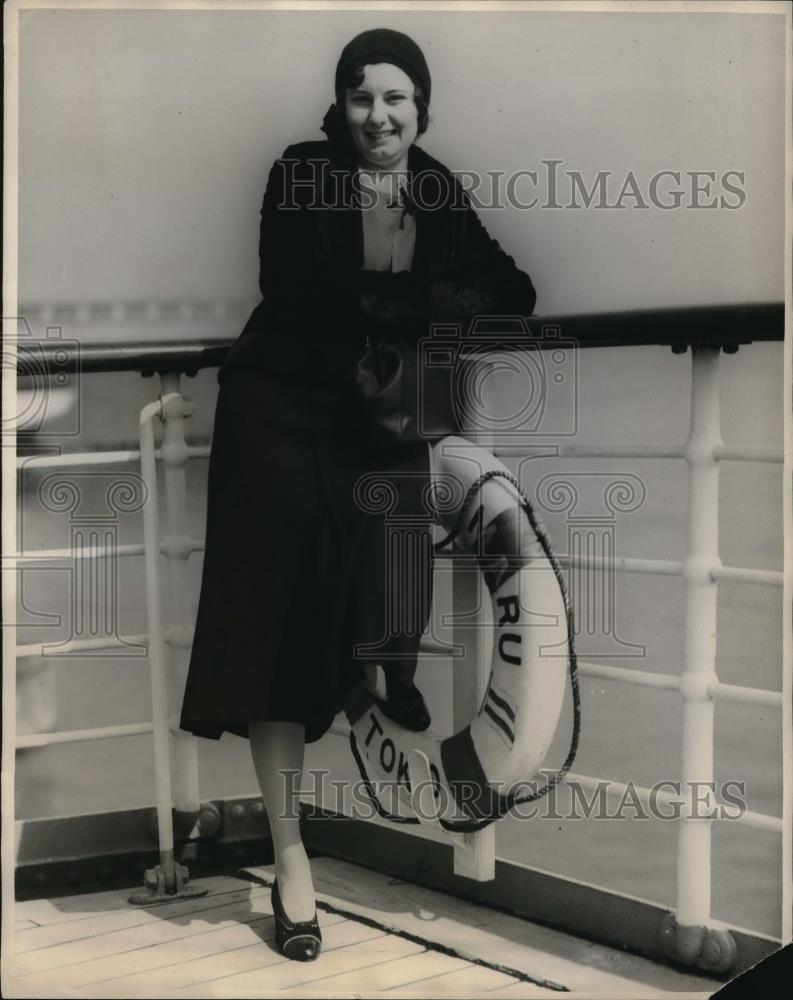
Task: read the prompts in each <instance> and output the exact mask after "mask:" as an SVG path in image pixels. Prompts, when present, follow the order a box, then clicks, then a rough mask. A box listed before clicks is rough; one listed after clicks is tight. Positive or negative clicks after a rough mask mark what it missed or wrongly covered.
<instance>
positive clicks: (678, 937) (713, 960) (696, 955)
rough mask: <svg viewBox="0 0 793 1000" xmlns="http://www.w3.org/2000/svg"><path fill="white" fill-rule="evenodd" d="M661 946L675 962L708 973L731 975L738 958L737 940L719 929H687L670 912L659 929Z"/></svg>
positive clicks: (727, 932) (726, 931)
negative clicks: (730, 972)
mask: <svg viewBox="0 0 793 1000" xmlns="http://www.w3.org/2000/svg"><path fill="white" fill-rule="evenodd" d="M659 931H660V938H661V947H662V948H663V950H664V954H665V955H666V956H667V957H668V958H670V959H671V960H672V961H673V962H680V963H681V964H682V965H687V966H689V967H690V968H697V969H703V970H705V971H706V972H729V970H730V969H731V968H732V967H733V966H734V965H735V960H736V958H737V957H738V948H737V945H736V944H735V938H734V937H733V936H732V934H731V933H730V932H729V931H728V930H722V929H720V928H717V927H686V926H684V925H682V924H679V923H678V922H677V919H676V917H675V915H674V913H667V914H666V916H665V917H664V918H663V919H662V920H661V924H660V927H659Z"/></svg>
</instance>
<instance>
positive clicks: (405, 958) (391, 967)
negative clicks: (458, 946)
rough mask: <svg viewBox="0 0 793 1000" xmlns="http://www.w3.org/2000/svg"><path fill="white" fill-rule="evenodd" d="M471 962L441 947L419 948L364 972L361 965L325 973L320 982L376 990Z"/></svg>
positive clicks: (332, 986) (338, 987)
mask: <svg viewBox="0 0 793 1000" xmlns="http://www.w3.org/2000/svg"><path fill="white" fill-rule="evenodd" d="M470 964H471V963H470V962H465V961H463V960H462V959H459V958H452V957H451V955H445V954H444V953H443V952H441V951H427V950H425V951H422V952H418V953H416V954H411V955H401V956H400V957H398V958H392V959H390V960H389V961H387V962H383V963H381V964H380V965H373V966H368V967H367V968H366V969H365V970H363V972H362V971H361V970H360V969H355V970H353V971H347V972H339V973H338V974H337V975H335V976H326V977H325V978H324V979H323V980H322V981H321V982H322V986H323V988H325V989H328V990H333V991H336V990H351V991H355V992H356V993H360V992H362V991H363V992H365V993H366V994H371V993H378V992H382V991H385V990H391V989H395V988H397V987H399V986H404V985H405V983H408V982H412V981H413V980H415V979H416V977H421V976H432V975H442V974H443V973H445V972H455V971H457V970H458V969H463V968H467V967H469V966H470Z"/></svg>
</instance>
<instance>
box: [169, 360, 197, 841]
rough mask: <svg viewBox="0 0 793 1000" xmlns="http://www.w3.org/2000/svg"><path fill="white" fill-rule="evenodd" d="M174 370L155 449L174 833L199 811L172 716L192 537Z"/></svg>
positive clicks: (191, 769)
mask: <svg viewBox="0 0 793 1000" xmlns="http://www.w3.org/2000/svg"><path fill="white" fill-rule="evenodd" d="M180 383H181V375H180V373H179V372H163V373H161V375H160V384H161V386H162V396H163V398H166V397H167V398H169V399H173V400H174V401H178V400H181V403H182V405H181V406H178V405H174V406H172V407H168V408H166V410H165V412H164V413H163V414H162V421H163V435H162V444H161V446H160V453H161V455H162V460H163V472H164V475H163V478H164V486H165V512H166V534H165V538H164V548H165V554H166V556H167V559H168V574H169V581H170V599H171V605H170V606H171V621H170V623H169V625H168V627H167V631H166V634H167V636H168V639H169V643H168V645H169V651H170V668H171V669H170V680H171V692H170V694H171V713H170V717H171V725H170V728H171V736H172V740H173V792H174V808H175V810H176V821H177V826H178V827H179V828H180V829H179V833H180V834H181V835H183V836H186V837H187V836H190V834H191V833H194V832H195V830H194V828H195V826H196V823H197V822H198V818H199V813H200V809H201V800H200V791H199V781H198V746H197V743H198V741H197V740H196V738H195V736H192V735H191V734H189V733H185V732H182V731H181V730H180V729H179V726H178V718H176V716H175V712H176V709H177V706H178V705H180V704H181V698H182V695H183V693H184V685H185V680H186V676H187V665H188V658H187V654H188V651H189V649H190V645H191V634H190V631H191V630H190V613H189V609H188V606H187V604H188V602H187V595H188V591H187V561H188V559H189V557H190V553H191V551H192V541H191V538H190V534H189V532H188V531H187V511H188V507H187V474H186V465H187V457H188V456H187V442H186V440H185V433H184V422H185V417H189V416H190V415H191V413H192V403H190V402H189V401H188V400H187V399H185V398H184V397H183V396H182V391H181V384H180Z"/></svg>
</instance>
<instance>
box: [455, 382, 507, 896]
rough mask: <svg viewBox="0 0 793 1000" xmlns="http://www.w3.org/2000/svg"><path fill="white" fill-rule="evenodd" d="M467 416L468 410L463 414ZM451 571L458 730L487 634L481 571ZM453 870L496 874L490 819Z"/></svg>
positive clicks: (483, 679) (475, 695)
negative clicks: (459, 652)
mask: <svg viewBox="0 0 793 1000" xmlns="http://www.w3.org/2000/svg"><path fill="white" fill-rule="evenodd" d="M476 363H477V364H478V365H481V366H482V367H481V369H480V371H479V372H478V373H477V379H476V380H477V382H478V383H479V385H480V386H481V387H482V401H483V403H484V412H485V414H489V415H492V407H493V397H492V391H491V388H490V385H489V382H490V377H491V370H492V366H490V365H489V364H488V362H476ZM470 416H471V415H470V414H469V418H470ZM468 436H469V437H471V438H472V439H473V440H475V441H476V443H477V444H478V445H479V446H480V447H482V448H487V449H488V450H489V451H492V450H493V447H494V444H495V441H494V436H493V434H492V432H490V431H488V430H487V429H485V428H481V427H476V426H473V427H471V428H470V431H469V434H468ZM482 471H484V470H482ZM452 572H453V576H452V607H453V609H454V627H453V635H452V641H453V643H454V645H455V646H457V645H460V646H462V648H463V650H464V652H463V655H462V657H459V658H458V657H455V659H454V661H453V677H452V697H453V725H454V731H455V732H459V731H460V730H461V729H463V728H464V727H465V726H467V725H468V724H469V723H470V722H471V720H472V719H473V718H475V717H476V715H477V713H478V712H479V708H480V706H481V704H482V700H483V698H484V697H485V692H486V691H487V685H488V682H489V680H490V652H491V649H490V642H491V640H492V636H491V632H490V630H489V629H486V628H485V627H484V622H483V611H484V606H485V604H486V603H487V602H485V601H484V599H483V587H484V581H483V578H482V574H481V573H479V572H478V571H474V570H471V569H461V568H460V567H455V568H454V570H453V571H452ZM462 608H465V609H467V611H468V614H467V615H466V616H465V618H464V619H462V618H461V617H460V610H461V609H462ZM474 609H476V611H475V612H474ZM454 873H455V875H462V876H464V877H465V878H469V879H472V880H474V881H476V882H490V881H492V880H493V879H494V878H495V877H496V825H495V823H491V824H490V825H489V826H486V827H485V828H484V829H483V830H480V831H479V832H478V833H465V834H462V835H461V837H460V838H459V839H458V840H457V841H456V842H455V847H454Z"/></svg>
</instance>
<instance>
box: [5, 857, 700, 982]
mask: <svg viewBox="0 0 793 1000" xmlns="http://www.w3.org/2000/svg"><path fill="white" fill-rule="evenodd" d="M312 872H313V876H314V884H315V888H316V891H317V900H318V912H319V922H320V926H321V928H322V935H323V948H322V953H321V955H320V957H319V958H318V959H317V961H315V962H306V963H302V962H291V961H288V960H287V959H284V958H283V956H282V955H280V953H279V952H278V951H277V950H276V948H275V944H274V940H273V934H274V925H273V916H272V908H271V905H270V885H271V883H272V880H273V872H272V869H271V868H251V869H245V870H243V871H241V872H240V873H239V875H238V876H235V877H217V878H210V879H207V880H205V881H204V883H203V884H206V885H208V886H209V894H208V895H207V896H204V897H200V898H196V899H190V900H181V901H176V902H173V903H167V904H163V905H159V906H154V907H148V908H140V907H135V906H131V905H130V904H129V903H128V902H127V898H128V896H129V890H113V891H109V892H102V893H96V894H91V895H79V896H68V897H64V898H61V899H51V900H32V901H29V902H23V903H19V904H17V914H16V915H17V921H16V956H15V958H14V960H13V963H12V964H11V965H8V966H6V968H5V970H4V976H3V995H4V996H7V997H56V996H57V997H67V996H68V997H149V996H152V997H154V996H156V997H170V996H174V997H180V996H185V997H187V996H195V997H277V996H283V995H290V994H291V995H294V996H301V997H302V996H323V997H327V996H332V997H354V996H358V997H360V996H367V997H368V996H372V995H375V994H379V993H380V992H383V993H384V995H386V996H389V997H447V996H458V997H465V996H476V997H481V996H483V995H487V996H492V997H494V998H496V997H535V996H554V995H556V994H558V993H560V992H568V991H573V992H586V993H590V994H591V993H593V992H595V991H597V992H601V993H603V994H604V995H607V996H609V997H616V996H619V995H623V996H631V997H636V996H639V995H645V994H646V995H657V994H660V993H661V992H667V991H687V992H691V993H700V994H702V995H704V996H709V995H711V994H712V993H713V992H714V991H715V990H716V989H717V988H718V987H719V985H720V984H719V983H716V982H714V981H711V980H707V979H703V978H700V977H695V976H688V975H685V974H681V973H678V972H675V971H673V970H671V969H668V968H666V967H664V966H658V965H655V964H653V963H651V962H648V961H645V960H644V959H641V958H637V957H635V956H631V955H626V954H624V953H622V952H619V951H615V950H612V949H609V948H604V947H601V946H598V945H594V944H591V943H589V942H586V941H582V940H580V939H578V938H574V937H571V936H569V935H566V934H562V933H559V932H557V931H553V930H549V929H548V928H544V927H539V926H537V925H534V924H531V923H529V922H527V921H525V920H520V919H518V918H515V917H510V916H508V915H505V914H502V913H499V912H497V911H494V910H491V909H488V908H486V907H481V906H476V905H473V904H471V903H466V902H463V901H460V900H457V899H454V898H450V897H448V896H445V895H443V894H441V893H437V892H432V891H430V890H428V889H424V888H421V887H419V886H416V885H412V884H410V883H406V882H400V881H397V880H395V879H391V878H389V877H388V876H384V875H379V874H377V873H374V872H370V871H367V870H365V869H362V868H358V867H356V866H354V865H350V864H347V863H345V862H341V861H336V860H333V859H331V858H317V859H315V860H314V861H313V862H312Z"/></svg>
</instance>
